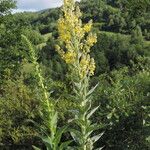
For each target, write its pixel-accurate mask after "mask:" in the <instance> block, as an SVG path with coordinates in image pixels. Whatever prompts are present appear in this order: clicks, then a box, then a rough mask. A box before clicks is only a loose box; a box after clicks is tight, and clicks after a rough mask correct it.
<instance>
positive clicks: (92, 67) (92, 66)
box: [89, 58, 96, 76]
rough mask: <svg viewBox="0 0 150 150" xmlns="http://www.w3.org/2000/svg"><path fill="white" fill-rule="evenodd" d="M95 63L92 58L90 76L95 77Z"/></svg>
mask: <svg viewBox="0 0 150 150" xmlns="http://www.w3.org/2000/svg"><path fill="white" fill-rule="evenodd" d="M95 68H96V67H95V61H94V59H93V58H91V61H90V64H89V75H90V76H92V75H94V71H95Z"/></svg>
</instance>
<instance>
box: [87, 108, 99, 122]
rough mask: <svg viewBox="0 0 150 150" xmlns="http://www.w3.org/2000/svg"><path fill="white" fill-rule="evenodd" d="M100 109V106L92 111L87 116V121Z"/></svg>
mask: <svg viewBox="0 0 150 150" xmlns="http://www.w3.org/2000/svg"><path fill="white" fill-rule="evenodd" d="M98 108H99V106H97V107H95V108H94V109H92V110H91V112H90V113H89V114H88V115H87V119H89V118H90V117H91V116H92V115H93V114H94V113H95V111H96V110H97V109H98Z"/></svg>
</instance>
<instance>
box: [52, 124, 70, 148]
mask: <svg viewBox="0 0 150 150" xmlns="http://www.w3.org/2000/svg"><path fill="white" fill-rule="evenodd" d="M66 130H67V126H64V127H62V128H60V129H59V130H58V131H57V132H56V135H55V139H54V143H55V145H58V144H59V143H60V140H61V137H62V134H63V133H64V132H65V131H66Z"/></svg>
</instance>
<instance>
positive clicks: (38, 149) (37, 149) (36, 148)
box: [32, 146, 41, 150]
mask: <svg viewBox="0 0 150 150" xmlns="http://www.w3.org/2000/svg"><path fill="white" fill-rule="evenodd" d="M32 147H33V149H34V150H41V149H40V148H38V147H36V146H32Z"/></svg>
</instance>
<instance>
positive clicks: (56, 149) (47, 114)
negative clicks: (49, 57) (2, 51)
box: [22, 35, 71, 150]
mask: <svg viewBox="0 0 150 150" xmlns="http://www.w3.org/2000/svg"><path fill="white" fill-rule="evenodd" d="M22 38H23V41H24V42H25V44H26V45H27V46H28V48H29V54H30V59H31V61H32V63H33V65H34V66H35V74H36V78H37V82H38V86H39V88H40V91H41V95H42V98H41V101H40V105H41V108H42V109H41V111H40V115H41V119H42V120H43V124H42V126H39V130H40V131H41V132H42V135H41V136H40V138H41V139H42V141H43V143H44V144H45V146H46V150H66V149H67V147H68V145H69V144H70V143H71V141H66V142H63V143H61V137H62V134H63V133H64V132H65V131H66V129H67V127H66V126H65V127H62V128H58V127H57V121H58V113H57V111H56V110H55V105H54V103H53V102H52V100H51V98H50V95H49V93H48V92H47V89H46V87H45V85H44V78H43V76H42V73H41V70H40V66H39V64H38V62H37V57H36V54H35V50H34V49H33V46H32V44H31V43H30V41H29V40H28V39H27V38H26V37H25V36H24V35H22ZM32 122H33V123H34V124H35V125H36V126H38V123H36V122H34V121H32ZM33 148H34V149H35V150H40V148H37V147H35V146H33Z"/></svg>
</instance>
